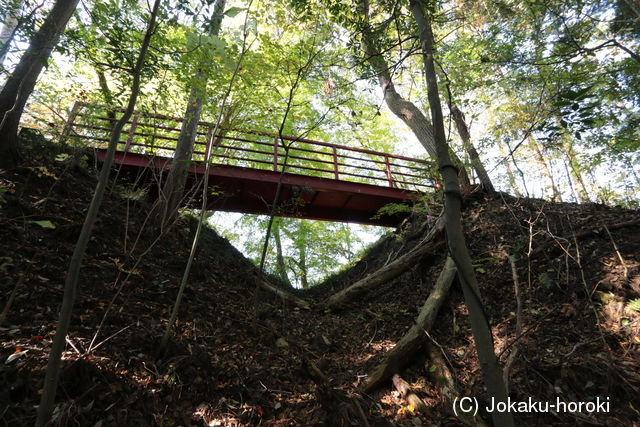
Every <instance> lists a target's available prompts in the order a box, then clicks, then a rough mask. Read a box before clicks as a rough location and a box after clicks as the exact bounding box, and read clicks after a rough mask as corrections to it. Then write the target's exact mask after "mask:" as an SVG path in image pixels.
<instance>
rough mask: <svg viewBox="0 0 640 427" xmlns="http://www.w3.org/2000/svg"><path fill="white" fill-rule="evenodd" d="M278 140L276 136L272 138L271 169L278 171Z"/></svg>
mask: <svg viewBox="0 0 640 427" xmlns="http://www.w3.org/2000/svg"><path fill="white" fill-rule="evenodd" d="M278 140H279V138H278V137H277V136H276V137H275V138H273V170H274V171H276V172H278Z"/></svg>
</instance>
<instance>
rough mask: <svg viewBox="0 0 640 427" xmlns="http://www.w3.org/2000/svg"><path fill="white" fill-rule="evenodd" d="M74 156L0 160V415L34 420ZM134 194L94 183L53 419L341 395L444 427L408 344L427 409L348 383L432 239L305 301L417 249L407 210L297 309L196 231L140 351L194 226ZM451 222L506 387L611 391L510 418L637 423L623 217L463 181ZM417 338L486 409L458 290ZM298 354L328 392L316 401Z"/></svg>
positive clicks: (630, 266)
mask: <svg viewBox="0 0 640 427" xmlns="http://www.w3.org/2000/svg"><path fill="white" fill-rule="evenodd" d="M51 150H53V151H51ZM61 154H62V155H61ZM56 157H57V160H51V159H54V158H56ZM87 163H88V164H87ZM91 163H92V160H91V158H90V156H73V155H68V154H66V153H58V152H55V149H54V148H44V149H40V150H38V151H37V153H35V154H34V153H32V155H31V157H30V159H29V161H28V162H27V163H25V164H24V165H23V166H21V167H18V168H15V169H11V170H2V171H0V189H2V190H3V192H2V193H0V196H1V197H2V199H0V200H2V201H1V202H0V291H1V292H0V295H1V296H0V303H1V304H2V306H0V307H5V304H6V302H7V300H8V299H9V295H10V294H11V293H12V292H13V291H14V289H16V291H15V300H14V301H13V304H12V305H11V307H10V309H9V311H8V313H7V317H6V320H5V321H4V323H3V324H2V325H0V362H1V363H0V384H3V386H2V387H0V420H1V423H0V424H1V425H11V426H16V425H32V424H33V422H34V420H35V409H34V406H35V405H37V404H38V402H39V397H40V393H41V388H42V385H43V379H44V369H45V366H46V361H47V357H48V353H49V348H50V345H51V340H52V336H53V335H54V333H55V324H56V321H57V317H58V311H59V307H60V303H61V298H62V288H63V284H64V279H65V274H66V270H67V267H68V263H69V259H70V256H71V253H72V251H73V247H74V244H75V241H76V239H77V235H78V233H79V230H80V228H81V225H82V221H83V218H84V214H85V212H86V209H87V206H88V203H89V200H90V197H91V195H92V191H93V189H94V187H95V182H96V178H95V171H94V169H93V165H92V164H91ZM149 207H150V204H149V202H148V201H146V200H144V197H143V198H142V199H140V198H139V197H137V194H136V193H135V192H133V191H131V188H130V186H129V185H127V184H124V183H116V184H112V185H111V186H110V188H109V190H108V195H107V197H106V198H105V201H104V204H103V208H102V210H101V214H100V217H99V220H98V223H97V224H96V227H95V230H94V234H93V236H94V237H93V238H92V240H91V242H90V244H89V248H88V253H87V256H86V258H85V260H84V266H83V269H82V280H81V284H80V291H79V295H78V297H77V300H76V305H75V308H74V317H73V324H72V328H71V331H70V334H69V339H68V346H67V348H66V351H65V352H64V355H63V358H64V363H63V372H62V376H61V381H60V385H59V390H58V398H57V407H56V412H55V418H54V424H55V425H74V426H75V425H79V426H107V425H117V426H126V425H161V426H178V425H183V426H184V425H209V426H214V425H334V424H335V420H336V417H335V412H333V411H335V410H336V408H338V407H339V406H340V405H341V404H342V403H343V402H347V401H350V400H351V401H357V402H359V406H360V407H361V409H362V412H363V413H364V415H365V417H366V419H367V422H368V423H369V424H370V425H376V426H377V425H380V426H384V425H407V426H420V425H459V424H460V421H459V420H458V419H457V418H456V417H455V415H454V413H453V411H452V408H451V402H448V401H445V400H444V399H443V398H442V396H441V393H440V391H439V390H438V389H437V388H436V387H435V386H434V385H433V383H432V382H431V381H430V380H429V376H428V370H429V363H428V360H427V356H426V354H424V352H422V353H421V354H419V355H418V356H417V357H415V359H413V360H408V361H407V368H406V369H405V370H404V371H403V372H401V375H402V377H403V378H404V379H405V380H407V381H408V382H409V383H410V384H411V385H412V386H413V388H414V389H415V390H416V392H417V393H418V395H419V396H420V397H421V398H423V400H424V401H425V403H426V405H427V408H428V410H427V411H426V412H424V413H419V412H418V411H417V410H416V408H415V407H414V406H413V405H409V404H407V403H406V402H405V401H404V400H403V399H402V398H401V396H400V395H399V393H398V392H397V391H395V390H394V388H393V386H392V385H391V383H388V384H385V385H383V386H382V387H380V388H379V389H377V390H376V391H374V392H373V393H372V394H370V395H361V394H358V393H357V386H358V385H359V384H360V383H361V381H362V380H363V379H364V378H366V375H367V373H368V372H370V371H371V370H372V369H373V368H374V367H375V366H376V365H377V364H378V363H379V362H380V361H381V360H382V357H383V356H384V353H385V351H387V350H389V349H390V348H392V347H393V345H394V343H395V342H396V341H397V340H398V339H399V338H400V337H401V336H402V335H403V334H404V332H406V331H407V330H408V328H409V327H410V326H411V325H412V323H413V321H414V319H415V318H416V316H417V313H418V310H419V309H420V307H421V306H422V304H423V302H424V300H425V299H426V297H427V295H428V293H429V290H430V288H431V286H432V285H433V283H434V282H435V279H436V278H437V276H438V274H439V271H440V269H441V268H442V265H443V263H444V259H445V255H446V254H445V253H444V251H445V249H443V250H442V253H439V254H437V255H435V256H429V257H427V258H425V259H423V260H422V261H421V262H420V263H418V264H417V265H415V266H414V267H413V268H412V269H410V270H409V271H407V272H406V273H405V274H403V275H402V276H400V277H398V278H396V279H395V280H392V281H390V282H388V283H386V284H384V285H382V286H380V287H378V288H376V289H374V290H372V291H371V292H368V293H366V294H365V295H364V296H362V297H361V298H359V299H358V300H357V301H356V302H355V303H353V304H352V305H351V306H350V307H347V308H345V309H344V310H341V311H328V310H325V309H323V308H322V306H321V303H322V302H323V301H324V300H326V298H328V297H329V296H330V295H332V294H333V293H334V292H336V291H338V290H340V289H342V288H344V287H345V286H348V285H349V284H351V283H353V282H354V281H355V280H357V279H359V278H361V277H364V276H365V275H366V274H368V273H371V272H373V271H375V270H376V269H377V268H379V267H380V266H382V265H384V264H385V263H387V262H389V261H390V260H393V259H396V258H397V257H398V256H400V255H401V254H402V253H404V252H406V251H407V250H408V249H410V248H411V247H413V246H414V245H416V244H417V243H418V242H419V241H420V238H421V237H422V236H423V235H424V232H425V231H426V230H428V224H425V223H424V222H423V221H422V220H420V219H419V216H416V217H415V218H414V221H413V223H412V224H410V225H408V226H406V227H405V229H404V230H399V231H397V232H396V233H392V234H390V235H389V236H388V237H387V238H385V239H383V240H382V241H381V242H379V243H378V246H377V247H375V248H372V249H371V250H370V251H369V252H368V254H367V255H366V256H365V258H363V259H362V260H361V261H360V262H359V263H357V264H356V265H354V266H352V267H351V268H348V269H345V270H344V271H343V272H342V273H341V274H338V275H336V276H334V277H332V278H329V279H328V280H327V281H326V282H325V283H323V284H321V285H319V286H317V287H315V288H313V289H311V290H310V291H308V292H306V293H304V292H297V295H298V296H300V297H302V298H305V299H307V300H308V301H309V302H311V303H312V307H313V308H312V309H311V310H302V309H298V308H295V307H292V306H289V305H287V304H286V303H284V302H283V301H282V300H281V299H279V298H278V297H276V296H274V295H272V294H269V293H267V292H265V291H263V290H260V289H259V288H257V287H256V281H255V274H256V270H255V267H254V266H253V265H252V264H251V262H250V261H248V260H247V259H245V258H244V257H243V255H242V254H241V253H240V252H239V251H237V250H236V249H235V248H233V246H231V245H230V244H229V242H228V241H226V240H225V239H223V238H221V237H219V236H218V235H217V234H216V233H215V231H214V230H211V229H206V231H205V234H204V236H203V241H202V244H201V248H200V250H199V252H198V254H197V257H196V261H195V265H194V268H193V270H192V274H191V276H190V279H189V285H188V288H187V291H186V294H185V299H184V302H183V305H182V309H181V311H180V315H179V318H178V323H177V325H176V328H175V336H174V339H173V340H172V342H171V343H170V348H169V351H168V353H167V354H158V352H157V348H158V344H159V341H160V338H161V336H162V334H163V332H164V327H165V325H166V322H167V320H168V317H169V313H170V310H171V305H172V303H173V300H174V299H175V296H176V293H177V287H178V284H179V282H180V277H181V275H182V272H183V268H184V266H185V263H186V259H187V254H188V251H189V247H190V239H191V237H192V235H193V230H194V224H195V223H194V221H193V220H192V219H189V218H187V217H184V218H181V219H180V220H179V221H178V222H177V223H176V224H175V226H174V227H173V228H172V230H171V231H170V232H169V233H168V234H167V235H164V236H160V238H158V237H159V236H158V233H157V232H156V231H155V230H154V229H153V227H151V226H150V225H149V224H150V223H149V222H148V221H146V219H147V212H148V210H149ZM464 229H465V231H466V235H467V241H468V244H469V247H470V250H471V253H472V257H473V259H474V265H475V268H476V274H477V276H478V279H479V282H480V285H481V291H482V296H483V299H484V302H485V311H486V313H487V314H488V316H489V318H490V319H489V320H490V324H491V325H492V328H493V333H494V340H495V346H496V352H497V353H498V354H499V355H500V360H501V361H502V362H503V363H504V361H505V360H506V358H507V356H508V354H509V351H510V350H511V349H512V348H513V347H515V346H517V347H518V356H517V358H516V360H515V362H514V364H513V365H512V367H511V370H510V395H511V397H512V399H514V400H517V401H526V400H527V399H529V398H532V399H533V400H535V401H539V402H556V400H557V399H560V400H561V401H563V402H580V401H584V402H587V401H594V400H596V399H597V398H600V399H601V400H602V399H606V398H608V399H609V400H608V401H609V402H610V408H609V411H608V412H606V413H587V412H585V411H583V412H581V413H562V412H558V411H555V412H546V413H537V414H522V413H521V414H516V415H515V418H516V421H517V423H518V424H520V425H575V424H584V425H611V426H614V425H624V426H630V425H634V422H635V423H636V424H635V425H638V424H637V423H638V421H637V420H640V312H638V311H634V310H633V309H632V308H631V307H630V304H629V302H630V301H631V300H633V299H636V298H640V212H632V211H626V210H623V209H619V208H612V207H606V206H602V205H596V204H589V205H577V204H571V203H564V204H563V203H550V202H545V201H543V200H533V199H516V198H512V197H510V196H507V195H497V196H491V197H490V196H487V195H483V194H479V193H476V194H474V195H472V196H470V197H469V198H468V199H467V201H466V205H465V211H464ZM407 237H410V239H409V240H407ZM511 254H516V255H517V257H518V258H517V262H516V265H517V277H518V282H519V289H520V293H521V295H520V300H521V305H522V312H521V323H522V331H523V334H522V336H521V337H520V339H519V340H517V341H515V342H514V339H515V336H516V335H515V325H516V318H517V310H516V298H515V296H514V279H513V275H512V269H511V265H510V263H509V260H508V257H507V255H511ZM429 339H430V340H432V341H433V342H434V343H435V344H436V345H437V346H438V348H440V349H441V350H442V352H443V354H444V355H445V356H446V360H447V363H448V364H449V367H450V369H451V370H452V372H453V373H454V376H455V382H456V387H457V389H458V392H459V394H460V396H461V397H462V396H473V397H477V398H478V399H479V401H480V402H481V403H483V404H484V403H486V395H485V390H484V388H483V383H482V377H481V373H480V368H479V365H478V362H477V358H476V353H475V349H474V344H473V337H472V335H471V330H470V326H469V324H468V319H467V316H466V308H465V305H464V300H463V298H462V293H461V291H460V289H459V285H458V284H457V283H454V286H453V288H452V291H451V293H450V295H449V298H448V299H447V301H446V303H445V304H444V306H443V307H442V308H441V310H440V314H439V316H438V320H437V322H436V326H435V328H434V329H433V330H432V331H431V332H430V338H429ZM89 349H91V351H88V350H89ZM503 351H504V352H503ZM309 364H313V365H315V366H317V367H318V368H319V369H320V370H322V372H323V373H324V374H325V375H326V377H327V378H328V379H329V381H330V385H331V387H332V388H333V389H334V391H335V395H336V396H340V399H341V400H340V401H338V402H333V404H332V403H331V402H326V401H323V400H322V399H321V398H319V396H320V391H319V390H318V387H317V385H316V384H315V383H314V381H313V380H312V378H311V376H310V375H309V371H308V369H307V368H306V367H308V366H309ZM332 405H333V406H332ZM481 406H483V405H481ZM481 415H482V416H483V417H484V418H485V420H487V421H488V422H490V416H489V415H488V414H487V413H486V411H484V412H483V411H481ZM362 424H363V422H362V420H360V419H358V418H357V417H356V418H354V419H353V425H362Z"/></svg>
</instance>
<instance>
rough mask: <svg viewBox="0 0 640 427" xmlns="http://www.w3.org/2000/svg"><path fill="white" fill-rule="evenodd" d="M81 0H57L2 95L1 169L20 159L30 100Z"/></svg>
mask: <svg viewBox="0 0 640 427" xmlns="http://www.w3.org/2000/svg"><path fill="white" fill-rule="evenodd" d="M77 4H78V0H57V1H56V2H55V3H54V5H53V8H52V9H51V11H50V12H49V15H47V18H46V19H45V21H44V23H43V24H42V26H41V27H40V29H39V30H38V32H37V33H35V34H34V35H33V37H32V38H31V41H30V43H29V48H28V49H27V50H26V51H25V53H24V54H23V55H22V58H20V62H19V63H18V65H17V66H16V68H15V69H14V71H13V73H12V74H11V76H9V78H8V79H7V82H6V83H5V85H4V87H3V88H2V92H0V166H2V167H9V166H12V165H15V163H16V161H17V160H18V126H19V125H20V118H21V117H22V112H23V110H24V106H25V105H26V103H27V99H29V96H30V95H31V92H33V88H34V87H35V85H36V81H37V80H38V76H39V75H40V72H41V71H42V68H43V67H44V65H45V64H46V62H47V60H48V59H49V56H50V55H51V51H52V50H53V48H54V46H55V45H56V43H58V39H60V35H61V34H62V33H63V32H64V29H65V27H66V26H67V22H69V18H70V17H71V14H72V13H73V11H74V10H75V8H76V6H77Z"/></svg>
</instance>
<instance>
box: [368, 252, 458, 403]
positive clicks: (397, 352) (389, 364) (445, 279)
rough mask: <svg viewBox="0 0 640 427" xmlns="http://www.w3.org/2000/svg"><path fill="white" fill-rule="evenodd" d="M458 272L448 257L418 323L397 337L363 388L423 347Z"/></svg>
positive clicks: (386, 375) (373, 384)
mask: <svg viewBox="0 0 640 427" xmlns="http://www.w3.org/2000/svg"><path fill="white" fill-rule="evenodd" d="M455 275H456V267H455V264H454V262H453V260H452V259H451V258H450V257H447V261H446V262H445V264H444V268H443V269H442V271H441V272H440V275H439V276H438V280H437V281H436V284H435V285H434V286H433V289H432V290H431V293H430V294H429V297H428V298H427V300H426V301H425V303H424V305H423V306H422V309H421V310H420V314H419V315H418V318H417V319H416V323H415V324H414V325H413V326H412V327H411V329H409V331H408V332H407V333H406V334H405V336H404V337H402V338H401V339H400V341H398V343H397V344H396V346H395V347H393V349H391V350H390V351H389V352H388V353H387V354H386V356H385V358H384V360H383V361H382V363H380V364H379V365H378V366H377V367H376V368H375V369H374V370H373V371H372V372H371V374H370V375H369V376H368V377H367V379H366V380H364V382H363V383H362V384H361V385H360V389H361V390H362V391H364V392H368V391H370V390H372V389H373V388H374V387H376V386H377V385H379V384H380V383H381V382H383V381H386V380H388V379H389V378H391V376H392V375H393V374H395V373H396V372H398V371H399V370H400V369H401V368H402V367H403V366H404V365H405V364H406V363H407V362H409V361H410V360H411V357H412V356H413V355H414V354H415V353H416V352H417V351H418V350H419V349H420V347H421V346H422V345H423V344H424V341H425V337H426V336H425V331H428V330H429V329H431V327H432V326H433V323H434V322H435V320H436V316H437V314H438V310H439V309H440V306H441V305H442V303H443V301H444V300H445V298H446V297H447V294H448V293H449V288H450V287H451V283H452V282H453V278H454V277H455Z"/></svg>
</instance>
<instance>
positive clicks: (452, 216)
mask: <svg viewBox="0 0 640 427" xmlns="http://www.w3.org/2000/svg"><path fill="white" fill-rule="evenodd" d="M410 7H411V13H412V15H413V17H414V19H415V21H416V24H417V26H418V31H419V38H420V45H421V48H422V59H423V61H424V68H425V75H426V80H427V95H428V98H429V107H430V109H431V118H432V121H433V125H434V126H433V128H434V139H435V143H436V149H437V154H438V156H437V160H438V166H439V167H440V172H441V173H442V178H443V181H444V194H445V228H446V231H447V240H448V243H449V251H450V253H451V257H452V258H453V260H454V261H455V265H456V268H457V271H458V276H459V278H460V282H461V284H462V291H463V294H464V299H465V302H466V305H467V309H468V311H469V320H470V323H471V330H472V331H473V337H474V340H475V343H476V350H477V352H478V358H479V361H480V366H481V368H482V372H483V376H484V382H485V386H486V387H487V391H488V394H489V395H490V396H491V397H493V398H495V399H496V400H497V401H498V402H505V403H506V402H507V391H506V388H505V386H504V382H503V381H502V369H501V368H500V365H499V364H498V359H497V358H496V355H495V352H494V348H493V336H492V333H491V328H490V326H489V322H488V320H487V317H486V315H485V313H484V310H483V304H482V300H481V297H480V289H479V287H478V281H477V279H476V276H475V271H474V269H473V265H472V262H471V256H470V254H469V250H468V249H467V246H466V240H465V237H464V233H463V230H462V219H461V205H462V195H461V194H460V185H459V183H458V175H457V173H456V167H455V166H454V165H453V164H452V163H451V159H450V157H449V147H448V146H447V140H446V136H445V132H444V121H443V118H442V108H441V106H440V96H439V94H438V82H437V77H436V70H435V65H434V59H433V55H434V46H433V45H434V41H433V32H432V30H431V22H430V21H428V20H427V18H426V17H425V15H424V11H423V4H422V2H421V1H420V0H410ZM492 417H493V421H494V425H497V426H501V427H502V426H505V427H509V426H513V425H514V423H513V417H512V415H511V414H510V413H509V412H504V413H500V412H494V413H492Z"/></svg>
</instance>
